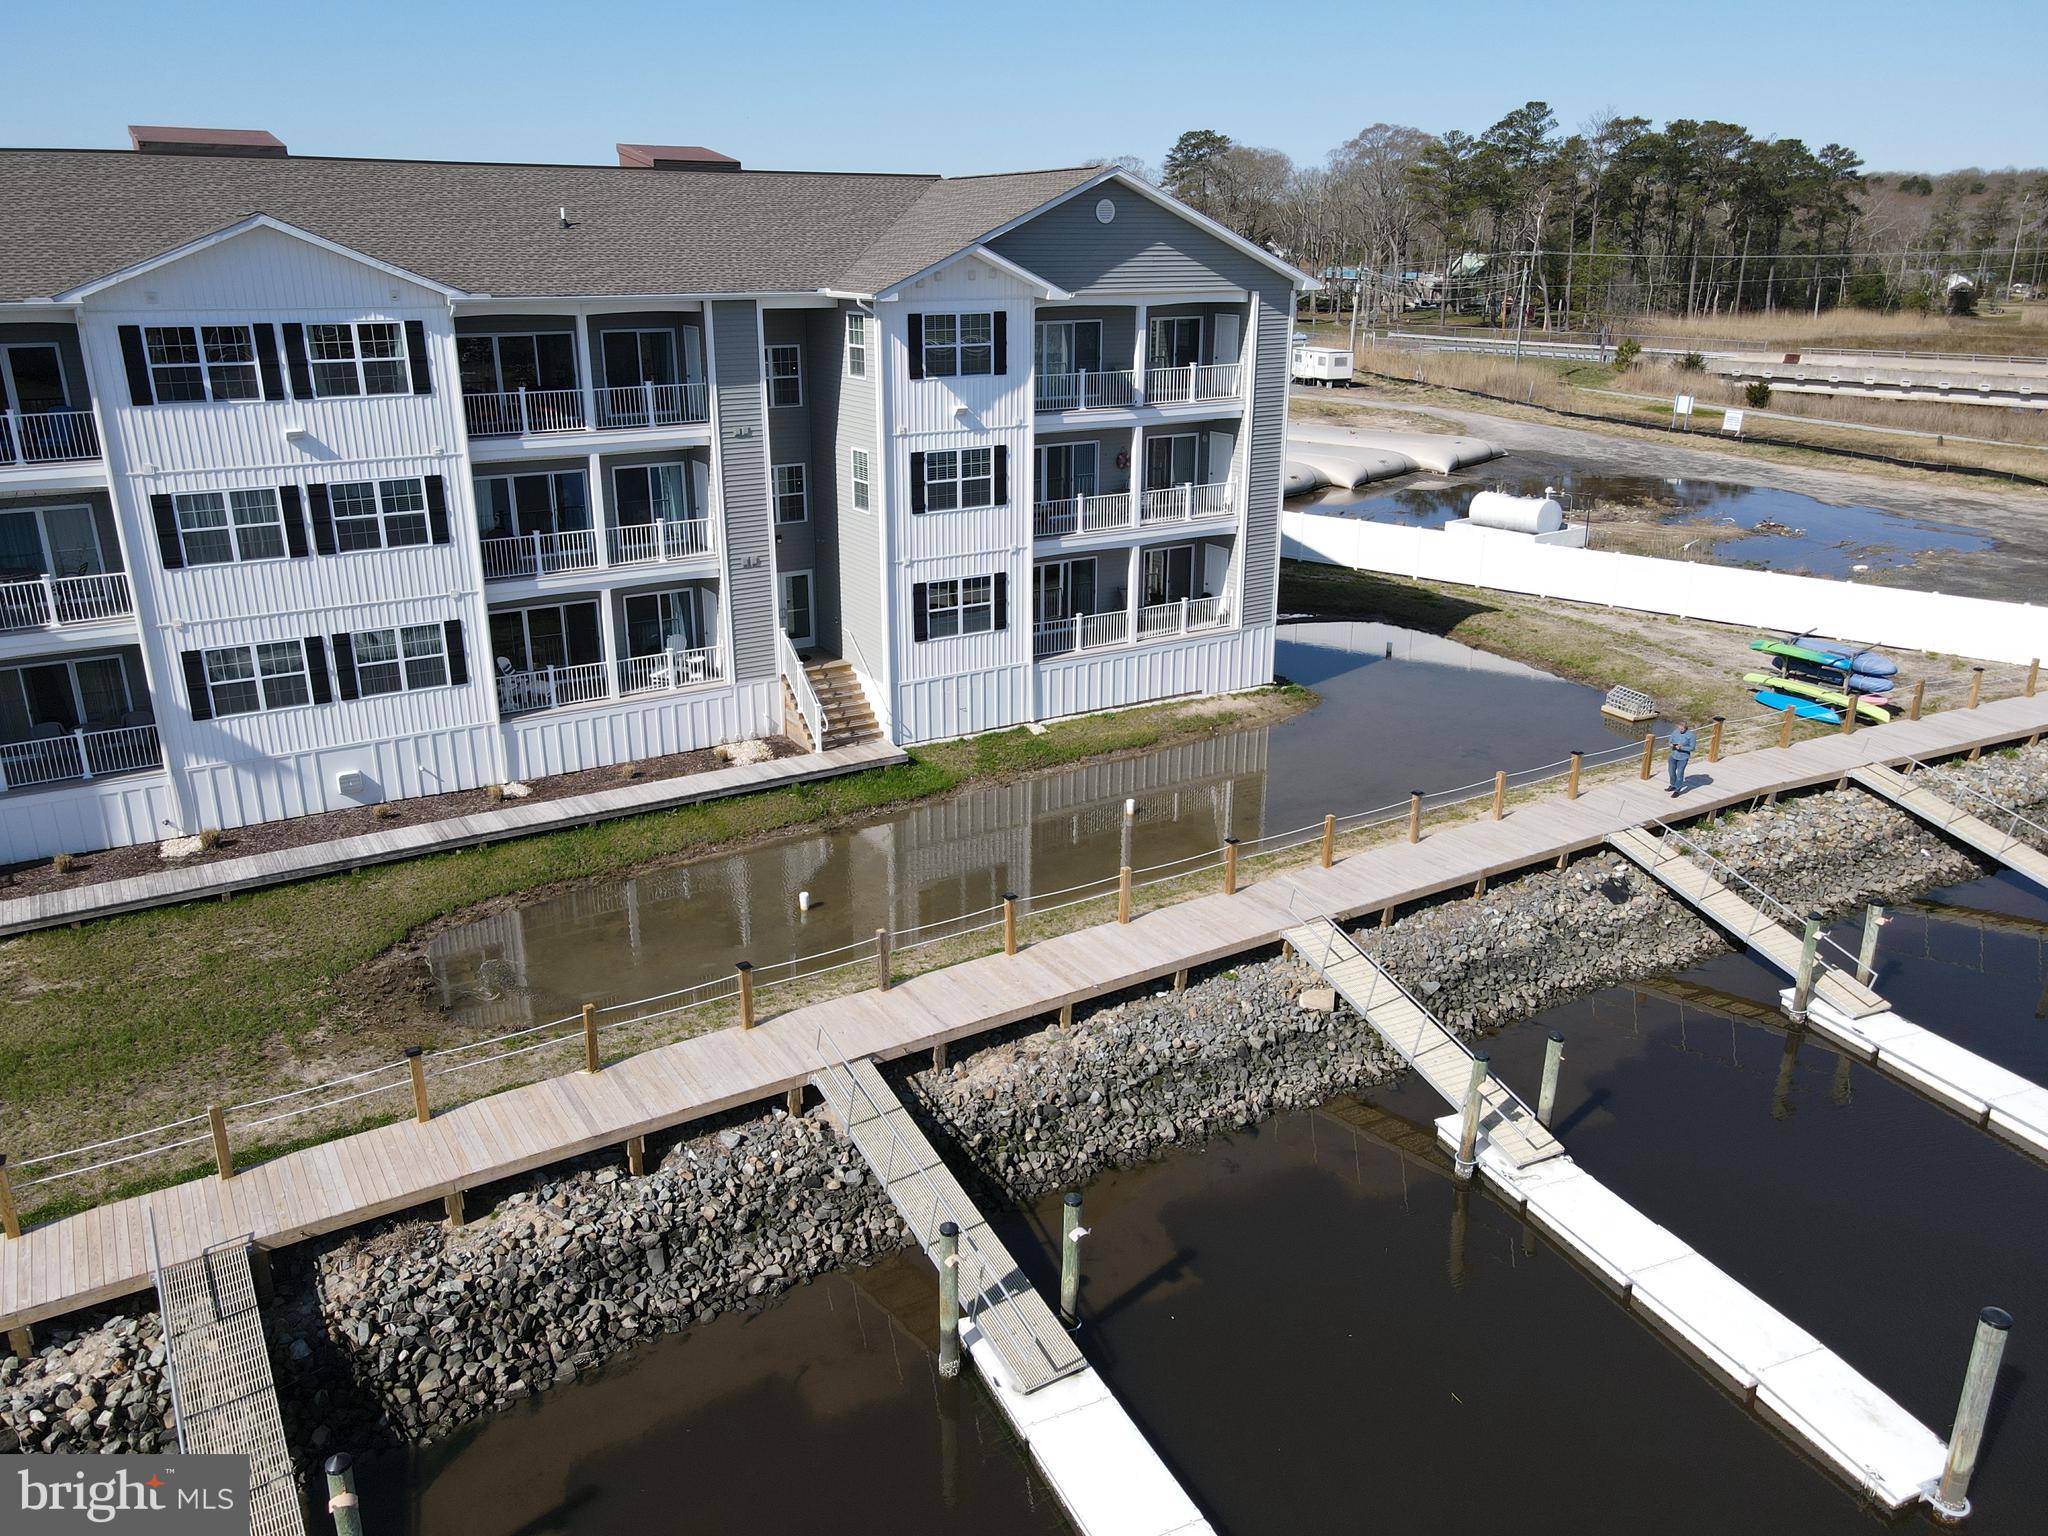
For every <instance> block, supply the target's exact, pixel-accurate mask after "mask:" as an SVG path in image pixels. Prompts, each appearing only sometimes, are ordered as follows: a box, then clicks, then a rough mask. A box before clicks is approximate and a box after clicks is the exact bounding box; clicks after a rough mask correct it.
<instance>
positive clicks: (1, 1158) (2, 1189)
mask: <svg viewBox="0 0 2048 1536" xmlns="http://www.w3.org/2000/svg"><path fill="white" fill-rule="evenodd" d="M0 1232H5V1233H6V1234H7V1235H8V1236H9V1237H19V1236H21V1213H20V1212H19V1211H17V1210H16V1209H15V1208H14V1187H13V1185H11V1184H9V1183H8V1182H7V1154H6V1153H4V1152H0Z"/></svg>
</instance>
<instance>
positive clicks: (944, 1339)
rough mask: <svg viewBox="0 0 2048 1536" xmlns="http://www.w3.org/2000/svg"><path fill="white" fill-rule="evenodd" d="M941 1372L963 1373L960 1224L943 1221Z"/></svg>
mask: <svg viewBox="0 0 2048 1536" xmlns="http://www.w3.org/2000/svg"><path fill="white" fill-rule="evenodd" d="M935 1262H936V1263H937V1264H938V1266H939V1374H940V1375H941V1376H944V1377H947V1378H951V1377H954V1376H958V1375H959V1374H960V1226H959V1223H957V1222H952V1221H942V1222H940V1223H939V1251H938V1256H937V1259H936V1260H935Z"/></svg>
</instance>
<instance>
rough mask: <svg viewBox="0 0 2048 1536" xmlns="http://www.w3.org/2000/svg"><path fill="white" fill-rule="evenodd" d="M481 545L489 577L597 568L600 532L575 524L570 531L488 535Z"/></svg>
mask: <svg viewBox="0 0 2048 1536" xmlns="http://www.w3.org/2000/svg"><path fill="white" fill-rule="evenodd" d="M478 547H479V549H480V551H481V553H482V555H483V562H484V580H486V581H511V580H516V579H517V578H519V577H522V576H553V575H555V574H556V573H557V572H560V571H593V570H596V569H597V535H596V534H595V533H593V532H592V531H591V530H590V529H588V528H572V529H570V530H569V531H568V532H566V533H517V534H510V535H506V536H504V537H501V538H495V539H484V540H483V541H482V542H481V543H480V544H479V546H478Z"/></svg>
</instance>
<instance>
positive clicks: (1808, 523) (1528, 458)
mask: <svg viewBox="0 0 2048 1536" xmlns="http://www.w3.org/2000/svg"><path fill="white" fill-rule="evenodd" d="M1494 488H1498V489H1500V490H1504V491H1507V492H1509V493H1510V494H1511V495H1516V496H1540V495H1542V494H1543V492H1544V491H1545V490H1546V489H1555V490H1557V491H1559V492H1562V493H1566V494H1568V495H1569V496H1571V497H1572V498H1574V499H1575V501H1576V503H1577V504H1578V505H1579V506H1581V507H1585V506H1593V507H1595V508H1602V509H1605V508H1613V507H1633V508H1642V509H1644V510H1645V511H1646V512H1647V513H1648V514H1649V515H1650V516H1652V517H1656V516H1658V515H1659V514H1662V515H1663V516H1662V520H1663V521H1667V522H1670V523H1673V524H1675V525H1686V526H1690V525H1693V524H1698V525H1699V526H1700V529H1701V532H1702V533H1703V534H1707V533H1712V532H1714V531H1715V530H1718V531H1719V533H1720V534H1721V535H1723V536H1722V537H1719V538H1717V539H1716V540H1715V543H1714V556H1715V559H1717V560H1718V561H1720V562H1722V563H1724V564H1729V565H1752V566H1758V567H1761V568H1763V569H1765V570H1778V571H1784V570H1801V571H1810V572H1812V573H1814V574H1816V575H1822V576H1845V575H1848V574H1849V572H1850V570H1851V568H1852V567H1854V566H1857V565H1863V566H1869V567H1873V568H1880V569H1881V568H1887V567H1897V566H1908V565H1911V564H1912V563H1913V557H1914V556H1915V555H1918V554H1923V553H1929V552H1932V551H1936V550H1943V551H1972V550H1984V549H1989V548H1991V540H1990V539H1988V538H1985V537H1983V536H1982V535H1980V534H1976V533H1972V532H1970V531H1969V530H1968V529H1966V528H1958V527H1955V526H1954V525H1952V524H1947V523H1933V522H1927V521H1925V520H1923V519H1920V518H1910V517H1901V516H1900V515H1898V514H1897V513H1894V512H1884V511H1880V510H1879V509H1877V508H1875V507H1855V506H1850V507H1840V506H1833V505H1830V504H1829V503H1827V502H1824V501H1816V500H1814V499H1813V498H1812V497H1811V496H1802V495H1800V494H1799V493H1798V492H1796V491H1781V490H1777V489H1774V488H1772V487H1768V486H1756V485H1734V484H1730V483H1728V482H1726V481H1720V480H1689V479H1679V478H1675V477H1660V476H1654V475H1617V474H1609V473H1605V472H1603V471H1599V470H1589V469H1586V468H1585V467H1583V466H1582V465H1580V464H1578V463H1577V462H1575V461H1573V460H1570V459H1560V458H1553V457H1550V456H1547V455H1543V454H1517V455H1515V456H1514V458H1512V459H1510V460H1507V461H1505V462H1504V463H1496V464H1488V465H1484V466H1481V467H1479V468H1476V469H1473V470H1471V471H1469V472H1467V473H1465V474H1462V475H1459V476H1456V477H1455V478H1448V479H1445V478H1436V477H1432V478H1431V479H1430V480H1429V481H1427V482H1426V483H1424V484H1420V485H1417V484H1412V483H1411V484H1409V485H1406V486H1403V487H1400V488H1398V489H1395V490H1386V489H1375V488H1373V487H1371V486H1365V487H1361V488H1360V489H1358V490H1355V491H1354V490H1329V491H1323V492H1321V493H1319V494H1317V495H1315V496H1309V497H1302V498H1298V499H1296V500H1294V501H1291V502H1289V503H1288V505H1289V507H1291V508H1293V509H1294V510H1296V511H1302V512H1320V513H1325V514H1328V515H1330V516H1338V517H1359V518H1364V519H1366V520H1368V521H1370V522H1376V523H1400V524H1402V525H1404V526H1408V527H1421V528H1441V527H1442V526H1443V525H1444V524H1445V523H1448V522H1451V521H1453V520H1454V519H1457V518H1461V517H1463V516H1464V515H1465V509H1466V508H1467V507H1468V506H1470V505H1471V502H1472V497H1473V495H1474V494H1475V493H1476V492H1478V491H1482V490H1488V489H1494ZM1575 520H1576V519H1575ZM1600 520H1601V519H1600V515H1599V514H1598V513H1597V512H1596V514H1595V516H1594V519H1593V542H1594V544H1595V546H1596V547H1598V546H1599V544H1600ZM1766 522H1769V523H1774V524H1778V525H1780V526H1781V527H1783V528H1789V529H1796V530H1798V532H1797V533H1796V534H1786V533H1781V532H1771V531H1767V532H1763V533H1749V532H1747V530H1753V529H1755V528H1756V527H1757V526H1758V525H1759V524H1760V523H1766Z"/></svg>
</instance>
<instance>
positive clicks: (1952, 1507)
mask: <svg viewBox="0 0 2048 1536" xmlns="http://www.w3.org/2000/svg"><path fill="white" fill-rule="evenodd" d="M2011 1328H2012V1314H2011V1313H2010V1312H2007V1311H2005V1310H2003V1309H2002V1308H1999V1307H1986V1308H1985V1309H1984V1310H1983V1311H1982V1312H1980V1313H1978V1314H1977V1335H1976V1337H1975V1338H1974V1339H1972V1340H1971V1342H1970V1364H1969V1366H1968V1368H1967V1369H1966V1370H1965V1371H1964V1373H1963V1397H1962V1401H1961V1402H1960V1403H1958V1404H1957V1405H1956V1422H1955V1427H1954V1428H1953V1429H1951V1430H1950V1431H1949V1435H1948V1460H1947V1461H1946V1463H1945V1464H1944V1465H1943V1466H1942V1469H1941V1481H1940V1482H1939V1483H1937V1484H1936V1485H1935V1489H1934V1495H1933V1497H1932V1498H1930V1499H1929V1500H1928V1501H1927V1502H1928V1503H1929V1504H1931V1505H1932V1506H1933V1507H1934V1516H1935V1518H1936V1519H1937V1520H1940V1521H1942V1522H1943V1523H1945V1524H1949V1525H1953V1524H1954V1523H1955V1522H1956V1521H1958V1520H1960V1519H1962V1518H1963V1517H1964V1516H1965V1515H1967V1514H1969V1512H1970V1478H1971V1477H1972V1475H1973V1474H1975V1472H1976V1470H1977V1452H1978V1450H1979V1448H1980V1447H1981V1446H1982V1445H1983V1443H1984V1421H1985V1420H1986V1419H1988V1418H1989V1417H1990V1416H1991V1394H1992V1389H1993V1388H1994V1387H1996V1386H1997V1384H1998V1364H1999V1361H2000V1360H2001V1359H2003V1358H2004V1355H2005V1336H2006V1334H2007V1332H2009V1331H2010V1330H2011Z"/></svg>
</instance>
